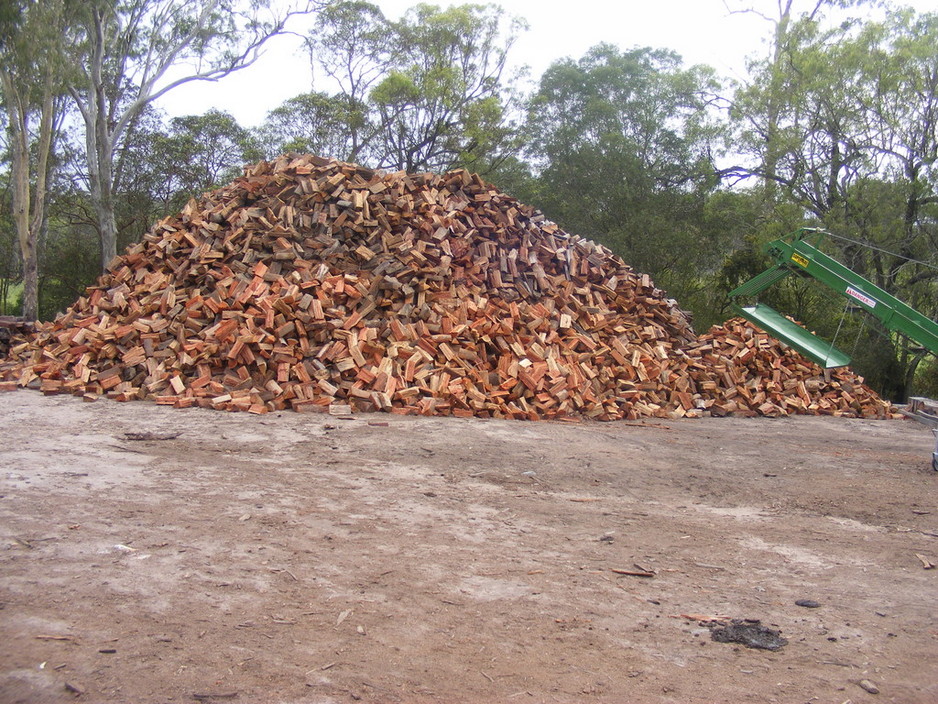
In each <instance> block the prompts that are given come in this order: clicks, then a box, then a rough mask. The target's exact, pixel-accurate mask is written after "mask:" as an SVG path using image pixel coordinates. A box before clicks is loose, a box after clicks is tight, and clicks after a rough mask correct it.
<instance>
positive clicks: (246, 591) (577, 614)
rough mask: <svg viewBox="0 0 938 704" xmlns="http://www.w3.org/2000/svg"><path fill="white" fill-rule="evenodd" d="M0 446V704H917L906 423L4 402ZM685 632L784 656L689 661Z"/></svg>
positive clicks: (936, 492) (921, 613) (929, 530)
mask: <svg viewBox="0 0 938 704" xmlns="http://www.w3.org/2000/svg"><path fill="white" fill-rule="evenodd" d="M0 432H2V437H3V443H2V447H0V456H2V462H3V473H2V478H0V535H2V544H0V545H2V551H0V561H2V578H0V666H2V673H0V701H2V702H4V703H10V702H59V701H79V702H147V703H148V702H154V703H155V702H194V701H220V702H227V701H236V702H348V701H353V700H362V701H372V702H552V701H559V702H574V701H577V702H579V701H610V702H767V701H768V702H809V701H812V702H833V703H836V704H841V703H842V702H845V701H848V700H849V701H851V702H854V703H855V704H859V703H860V702H874V701H875V702H902V703H904V704H913V703H921V704H925V703H934V702H938V657H936V654H938V610H936V608H935V597H936V595H938V569H929V570H925V569H923V561H922V559H925V560H930V561H931V562H938V474H936V473H934V472H932V471H931V470H930V468H929V461H930V451H931V447H932V439H931V435H930V433H929V432H928V431H927V430H926V429H925V428H924V427H922V426H919V425H917V424H915V423H912V422H904V421H864V420H847V419H836V418H809V417H801V418H792V419H780V420H770V419H764V418H763V419H720V420H718V419H707V420H693V421H687V420H685V421H679V422H678V421H667V422H657V423H651V422H648V423H645V424H642V423H634V422H633V423H630V422H617V423H607V424H599V423H579V424H575V423H531V422H505V421H494V420H492V421H485V420H478V419H454V418H419V417H399V416H392V415H384V414H372V415H358V416H355V417H354V418H349V419H342V418H334V417H330V416H326V415H309V414H294V413H283V414H282V415H267V416H253V415H248V414H226V413H221V412H212V411H204V410H198V409H190V410H172V409H168V408H164V407H159V406H155V405H152V404H149V403H142V402H141V403H128V404H117V403H113V402H108V401H99V402H97V403H82V402H81V400H79V399H77V398H72V397H44V396H42V395H40V394H38V393H33V392H26V391H19V392H14V393H5V394H2V395H0ZM128 433H143V434H145V435H144V436H143V438H144V439H139V437H138V438H137V439H132V437H130V436H128V435H127V434H128ZM175 433H181V434H179V435H178V437H175V438H171V437H170V436H172V435H173V434H175ZM918 555H921V556H922V558H919V557H918ZM613 570H624V571H631V572H653V573H654V576H652V577H640V576H632V575H625V574H620V573H617V572H614V571H613ZM801 599H810V600H814V601H817V602H819V603H820V607H819V608H804V607H801V606H797V605H796V604H795V601H796V600H801ZM681 614H687V615H692V616H694V618H691V619H688V618H682V617H681ZM706 616H729V617H733V618H740V619H746V618H748V619H760V620H761V622H762V624H764V625H766V626H771V627H773V628H778V629H781V631H782V635H783V636H785V637H786V638H787V639H788V641H789V643H788V645H787V646H785V647H784V648H782V649H781V650H778V651H775V652H769V651H764V650H754V649H749V648H746V647H743V646H741V645H733V644H725V643H717V642H713V641H711V639H710V632H709V631H708V630H707V629H706V628H704V627H703V626H701V625H700V623H699V619H700V618H702V617H706ZM861 681H867V682H864V684H865V685H867V688H869V687H870V686H872V685H875V687H876V688H878V689H879V694H873V693H870V692H868V691H867V690H866V689H864V688H863V687H861V686H860V682H861Z"/></svg>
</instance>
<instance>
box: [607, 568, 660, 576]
mask: <svg viewBox="0 0 938 704" xmlns="http://www.w3.org/2000/svg"><path fill="white" fill-rule="evenodd" d="M609 571H610V572H615V573H616V574H621V575H625V576H626V577H654V576H655V573H654V572H647V571H645V570H620V569H619V568H618V567H613V568H612V569H610V570H609Z"/></svg>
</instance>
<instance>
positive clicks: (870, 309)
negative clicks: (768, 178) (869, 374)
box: [729, 228, 938, 470]
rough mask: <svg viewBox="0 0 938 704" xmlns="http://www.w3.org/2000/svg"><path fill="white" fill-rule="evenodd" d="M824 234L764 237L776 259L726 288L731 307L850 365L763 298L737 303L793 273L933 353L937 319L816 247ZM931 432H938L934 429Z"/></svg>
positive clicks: (807, 352) (937, 460)
mask: <svg viewBox="0 0 938 704" xmlns="http://www.w3.org/2000/svg"><path fill="white" fill-rule="evenodd" d="M827 234H829V233H827V232H825V231H824V230H819V229H813V228H802V229H800V230H796V231H795V232H793V233H791V234H789V235H787V236H785V237H783V238H781V239H777V240H773V241H772V242H769V244H768V245H766V252H767V253H768V254H769V255H770V256H771V257H772V258H773V259H775V265H774V266H772V267H771V268H769V269H767V270H765V271H763V272H762V273H761V274H759V275H758V276H756V277H755V278H753V279H751V280H750V281H747V282H746V283H744V284H743V285H742V286H740V287H739V288H737V289H735V290H733V291H731V292H730V294H729V295H730V299H731V300H732V301H733V309H734V310H735V312H736V313H738V314H739V315H741V316H742V317H744V318H746V319H747V320H749V321H751V322H752V323H754V324H755V325H756V326H757V327H759V328H761V329H762V330H765V331H766V332H767V333H769V334H770V335H773V336H774V337H776V338H778V339H779V340H781V341H782V342H785V343H787V344H788V345H790V346H791V347H793V348H795V349H796V350H798V351H799V352H801V353H802V354H803V355H804V356H805V357H808V358H809V359H812V360H814V361H815V362H817V363H818V364H819V365H821V366H822V367H824V368H825V369H829V368H832V367H842V366H845V365H847V364H849V363H850V357H849V356H848V355H846V354H844V353H843V352H841V351H840V350H838V349H836V348H835V347H834V344H833V343H832V342H830V343H829V342H825V341H824V340H822V339H821V338H819V337H817V336H816V335H814V334H813V333H811V332H809V331H808V330H806V329H804V328H803V327H801V326H800V325H797V324H795V323H793V322H792V321H791V320H789V319H788V318H786V317H784V316H783V315H781V314H780V313H779V312H778V311H776V310H774V309H772V308H770V307H769V306H767V305H765V304H764V303H754V304H752V305H740V304H739V303H737V299H749V298H755V297H756V296H758V294H759V293H761V292H762V291H764V290H766V289H767V288H769V286H772V285H773V284H776V283H778V282H779V281H781V280H782V279H784V278H785V277H786V276H790V275H792V274H798V275H801V276H806V277H811V278H813V279H815V280H817V281H818V282H820V283H821V284H823V285H825V286H827V287H828V288H830V289H831V290H833V291H835V292H837V293H839V294H840V295H841V296H843V297H844V298H846V299H847V300H848V302H849V303H852V304H853V305H854V306H856V307H858V308H860V309H862V310H864V311H866V312H867V313H869V314H871V315H873V316H875V317H876V318H878V319H879V320H880V322H881V323H882V324H883V326H885V327H886V329H887V330H891V331H894V332H897V333H899V334H901V335H904V336H905V337H907V338H909V339H910V340H912V341H913V342H915V343H917V344H919V345H921V346H922V347H924V348H925V349H926V350H928V351H929V352H931V353H932V354H934V355H936V356H938V323H936V322H935V321H933V320H931V319H929V318H927V317H925V316H924V315H922V314H921V313H919V312H918V311H916V310H914V309H913V308H911V307H910V306H908V305H906V304H905V303H903V302H902V301H900V300H899V299H898V298H896V297H895V296H892V295H890V294H888V293H886V292H885V291H884V290H883V289H881V288H879V286H876V285H875V284H873V283H871V282H870V281H867V280H866V279H864V278H863V277H862V276H859V275H857V274H855V273H854V272H853V271H851V270H850V269H848V268H847V267H845V266H844V265H843V264H841V263H840V262H838V261H837V260H835V259H832V258H831V257H829V256H827V255H826V254H824V253H823V252H821V251H820V250H819V249H818V246H819V245H820V243H821V240H822V239H823V238H824V236H825V235H827ZM808 237H812V238H813V239H814V243H813V244H812V243H809V242H808V241H807V238H808ZM935 434H936V437H938V430H936V431H935ZM932 467H933V468H934V469H936V470H938V442H936V446H935V452H934V453H933V454H932Z"/></svg>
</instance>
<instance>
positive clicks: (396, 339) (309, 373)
mask: <svg viewBox="0 0 938 704" xmlns="http://www.w3.org/2000/svg"><path fill="white" fill-rule="evenodd" d="M11 382H13V383H15V384H17V385H18V386H24V387H28V388H32V389H36V390H39V391H41V392H43V393H45V394H59V393H70V394H75V395H78V396H82V397H83V398H84V399H86V400H94V399H95V398H97V397H100V396H106V397H108V398H111V399H115V400H118V401H131V400H138V399H148V400H151V401H153V402H155V403H157V404H160V405H168V406H175V407H178V408H187V407H193V406H198V407H203V408H212V409H217V410H226V411H246V412H249V413H255V414H261V413H267V412H270V411H279V410H283V409H293V410H296V411H302V412H317V413H332V414H337V415H349V414H351V413H354V412H363V411H384V412H390V413H398V414H410V415H453V416H459V417H469V416H477V417H496V418H517V419H531V420H536V419H551V418H556V419H576V418H587V419H597V420H616V419H627V420H636V419H639V418H643V417H654V418H680V417H699V416H702V415H715V416H722V415H787V414H790V413H816V414H822V413H825V414H832V415H862V416H877V417H878V416H884V415H887V414H888V413H890V408H889V405H888V404H886V403H884V402H882V401H881V400H879V399H878V398H876V396H875V394H873V393H872V392H871V391H869V390H868V389H867V388H866V387H864V386H863V385H862V380H860V379H859V378H858V377H856V376H855V375H853V374H851V373H850V372H847V371H837V372H834V374H833V375H831V377H830V381H826V380H824V375H823V373H822V372H821V370H819V369H818V368H817V367H814V366H812V365H811V363H810V362H807V361H805V360H804V359H803V358H801V357H800V356H798V355H795V354H794V353H793V352H791V351H790V350H783V349H782V348H781V345H780V343H777V342H774V341H772V340H771V339H770V338H768V336H766V335H763V334H761V333H758V332H757V331H755V330H754V329H753V328H751V327H748V324H745V323H740V322H733V321H731V323H728V324H727V325H726V326H722V327H721V328H718V329H715V330H713V331H711V332H710V333H708V335H705V336H703V337H702V338H700V339H698V338H697V336H696V334H695V333H694V330H693V329H692V327H691V325H690V322H689V316H688V315H687V314H685V313H684V312H683V311H682V310H681V309H680V308H679V306H678V304H677V302H676V301H674V300H672V299H670V298H668V297H667V295H666V294H665V292H664V291H662V290H660V289H658V288H657V287H655V285H654V282H653V281H652V280H651V277H649V276H648V275H647V274H642V273H638V272H635V271H633V270H632V269H631V267H629V266H628V265H627V264H626V263H625V262H623V261H622V259H620V258H619V257H617V256H615V255H614V254H613V253H612V252H611V251H610V250H609V249H607V248H606V247H604V246H602V245H599V244H596V243H594V242H591V241H590V240H587V239H584V238H582V237H579V236H576V235H571V234H568V233H566V232H564V231H563V230H561V229H560V228H559V227H558V226H557V225H556V224H554V223H552V222H550V221H548V220H547V219H546V218H545V217H544V216H543V215H542V214H541V213H539V212H538V211H536V210H534V209H533V208H531V207H529V206H526V205H524V204H521V203H519V202H518V201H516V200H515V199H513V198H511V197H510V196H507V195H505V194H503V193H500V192H499V191H497V190H496V189H495V188H494V187H492V186H491V185H489V184H487V183H485V182H484V181H483V180H482V179H481V178H479V177H478V176H476V175H473V174H470V173H468V172H466V171H454V172H451V173H447V174H443V175H433V174H406V173H403V172H395V173H384V172H379V171H372V170H369V169H364V168H360V167H358V166H355V165H352V164H346V163H342V162H338V161H334V160H326V159H321V158H318V157H313V156H297V155H285V156H282V157H279V158H277V159H275V160H273V161H271V162H261V163H259V164H256V165H253V166H250V167H248V168H247V169H246V170H245V172H244V175H243V176H242V177H240V178H238V179H236V180H235V181H234V182H232V183H231V184H230V185H228V186H225V187H223V188H220V189H217V190H215V191H212V192H210V193H207V194H205V195H203V196H202V197H201V198H200V199H198V200H195V199H194V200H191V201H190V202H189V204H188V205H186V207H185V208H183V210H182V211H181V212H180V213H178V214H177V215H175V216H172V217H168V218H166V219H164V220H161V221H160V222H158V223H156V224H155V225H154V226H153V227H152V228H151V230H150V231H149V232H148V233H147V234H146V235H145V236H144V237H143V240H142V241H141V242H139V243H137V244H135V245H132V246H131V247H129V248H128V249H127V250H126V252H124V254H122V255H121V256H119V257H117V258H115V259H114V260H113V261H112V262H111V263H110V265H109V267H108V270H107V272H106V273H105V274H104V275H103V276H101V278H100V279H98V281H97V282H96V283H95V284H94V285H93V286H90V287H89V288H88V289H87V291H86V293H85V295H84V296H82V297H81V298H79V299H78V300H77V301H76V302H75V303H74V304H73V305H72V306H71V307H70V308H69V309H68V310H67V311H66V312H65V313H63V314H62V315H60V316H59V317H58V318H57V319H56V320H55V321H53V322H51V323H46V324H40V325H37V326H36V329H35V330H31V331H25V332H23V331H18V332H17V333H16V334H15V335H14V336H13V338H12V339H11V341H10V348H9V352H8V356H7V359H6V360H5V361H3V362H0V383H2V384H7V385H8V384H9V383H11Z"/></svg>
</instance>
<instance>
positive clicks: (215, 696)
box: [192, 692, 238, 701]
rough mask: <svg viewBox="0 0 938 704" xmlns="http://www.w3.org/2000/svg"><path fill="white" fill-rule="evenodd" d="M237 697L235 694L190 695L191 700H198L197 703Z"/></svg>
mask: <svg viewBox="0 0 938 704" xmlns="http://www.w3.org/2000/svg"><path fill="white" fill-rule="evenodd" d="M237 696H238V693H237V692H205V693H199V692H194V693H193V694H192V698H193V699H198V700H199V701H206V700H208V699H234V698H235V697H237Z"/></svg>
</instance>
